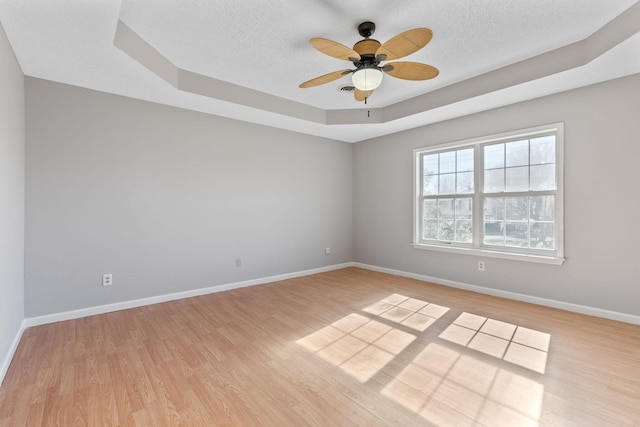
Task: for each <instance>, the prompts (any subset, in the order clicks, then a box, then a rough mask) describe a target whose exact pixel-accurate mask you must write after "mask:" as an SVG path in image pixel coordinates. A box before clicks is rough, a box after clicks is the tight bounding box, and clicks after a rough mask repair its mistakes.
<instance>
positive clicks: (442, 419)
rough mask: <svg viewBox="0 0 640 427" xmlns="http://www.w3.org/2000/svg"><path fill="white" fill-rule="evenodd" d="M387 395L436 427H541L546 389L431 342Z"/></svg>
mask: <svg viewBox="0 0 640 427" xmlns="http://www.w3.org/2000/svg"><path fill="white" fill-rule="evenodd" d="M381 393H382V395H384V396H386V397H388V398H389V399H391V400H393V401H395V402H397V403H399V404H401V405H402V406H404V407H406V408H407V409H410V410H412V411H414V412H416V413H417V414H419V415H420V416H422V417H423V418H425V419H426V420H428V421H430V422H432V423H435V424H436V425H442V426H445V425H451V426H473V425H476V424H477V422H480V423H482V424H484V425H492V426H502V425H504V426H515V425H517V426H537V425H538V421H537V420H538V419H539V417H540V413H541V407H542V398H543V393H544V386H543V385H542V384H540V383H539V382H537V381H535V380H532V379H530V378H526V377H524V376H521V375H518V374H515V373H513V372H509V371H507V370H504V369H501V368H499V367H497V366H495V365H492V364H489V363H486V362H484V361H481V360H478V359H476V358H474V357H472V356H469V355H465V354H462V353H459V352H457V351H455V350H452V349H450V348H447V347H445V346H442V345H439V344H434V343H431V344H429V345H427V347H425V348H424V350H423V351H422V352H421V353H420V354H419V355H418V356H417V357H416V358H415V359H414V360H413V361H412V362H411V363H410V364H408V365H407V366H406V367H405V368H404V369H403V370H402V372H400V373H399V374H398V375H397V376H396V377H395V378H394V379H392V380H391V381H390V382H389V383H388V384H387V385H386V386H385V387H384V388H383V390H382V392H381Z"/></svg>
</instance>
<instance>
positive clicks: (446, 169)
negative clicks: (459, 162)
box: [440, 151, 456, 173]
mask: <svg viewBox="0 0 640 427" xmlns="http://www.w3.org/2000/svg"><path fill="white" fill-rule="evenodd" d="M455 171H456V152H455V151H448V152H446V153H440V173H451V172H455Z"/></svg>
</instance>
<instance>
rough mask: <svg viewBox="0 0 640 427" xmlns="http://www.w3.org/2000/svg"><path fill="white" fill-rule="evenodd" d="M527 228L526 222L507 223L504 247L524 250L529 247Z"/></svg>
mask: <svg viewBox="0 0 640 427" xmlns="http://www.w3.org/2000/svg"><path fill="white" fill-rule="evenodd" d="M527 228H528V224H527V223H526V222H509V221H507V223H506V233H505V234H506V239H505V245H506V246H515V247H518V248H526V247H527V246H528V245H529V241H528V239H527Z"/></svg>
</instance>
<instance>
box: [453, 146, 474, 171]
mask: <svg viewBox="0 0 640 427" xmlns="http://www.w3.org/2000/svg"><path fill="white" fill-rule="evenodd" d="M457 154H458V155H457V161H458V165H457V168H456V170H457V171H458V172H468V171H473V148H469V149H466V150H459V151H458V153H457Z"/></svg>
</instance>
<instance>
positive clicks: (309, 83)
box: [300, 69, 351, 88]
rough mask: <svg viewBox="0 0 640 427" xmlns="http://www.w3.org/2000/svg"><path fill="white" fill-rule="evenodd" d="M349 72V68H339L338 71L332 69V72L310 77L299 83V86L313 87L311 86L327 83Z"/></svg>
mask: <svg viewBox="0 0 640 427" xmlns="http://www.w3.org/2000/svg"><path fill="white" fill-rule="evenodd" d="M350 72H351V70H349V69H346V70H340V71H334V72H333V73H329V74H325V75H324V76H320V77H316V78H315V79H311V80H309V81H306V82H304V83H301V84H300V87H301V88H305V87H313V86H318V85H323V84H325V83H329V82H332V81H334V80H338V79H339V78H340V77H342V76H346V75H347V74H349V73H350Z"/></svg>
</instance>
